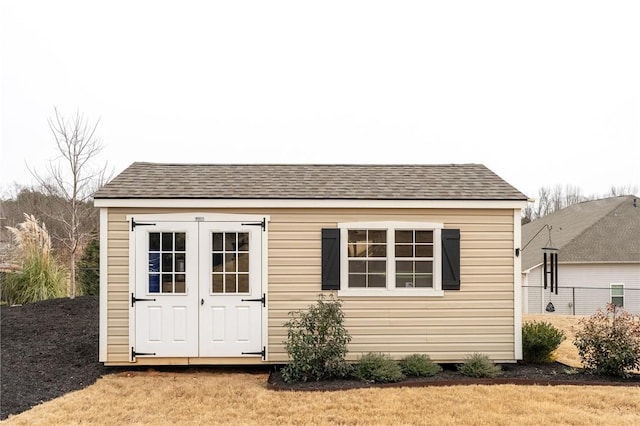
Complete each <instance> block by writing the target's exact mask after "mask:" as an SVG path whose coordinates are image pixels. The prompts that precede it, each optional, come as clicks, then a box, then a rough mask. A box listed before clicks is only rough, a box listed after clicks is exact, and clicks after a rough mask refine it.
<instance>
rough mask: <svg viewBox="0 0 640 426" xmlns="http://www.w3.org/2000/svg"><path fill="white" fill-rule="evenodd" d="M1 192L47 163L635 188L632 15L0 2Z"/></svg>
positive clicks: (582, 9)
mask: <svg viewBox="0 0 640 426" xmlns="http://www.w3.org/2000/svg"><path fill="white" fill-rule="evenodd" d="M1 5H2V6H1V7H2V9H1V17H0V19H1V21H0V37H1V41H0V42H1V45H0V49H1V50H0V52H1V54H0V55H1V60H2V63H1V66H2V75H1V85H0V90H1V97H2V100H1V111H0V114H1V121H0V126H1V133H0V136H1V138H2V140H1V151H0V157H1V160H0V161H1V162H0V168H1V170H0V173H1V175H0V178H1V179H0V189H1V188H2V187H4V188H6V187H7V186H9V185H11V184H12V183H13V182H18V183H22V184H29V183H33V182H32V181H33V179H32V177H31V176H30V174H29V171H28V170H27V167H26V164H28V165H30V166H31V167H33V168H34V169H36V170H44V167H45V165H46V162H47V161H48V160H49V159H52V158H55V156H56V151H55V149H54V143H53V138H52V136H51V134H50V131H49V129H48V127H47V118H48V117H50V116H51V115H52V113H53V107H54V106H57V107H58V108H59V110H60V111H61V112H62V113H64V114H67V115H72V114H75V112H76V111H78V110H79V111H80V112H82V113H84V114H85V115H86V116H87V118H88V119H90V120H91V121H95V120H97V119H98V118H100V119H101V121H100V124H99V127H98V134H99V135H100V137H101V139H102V140H103V143H104V145H105V149H104V151H103V153H102V156H101V158H100V160H101V161H107V162H108V163H109V164H110V166H111V167H113V168H114V169H115V171H116V172H120V171H121V170H123V169H124V168H125V167H126V166H127V165H129V164H130V163H131V162H133V161H154V162H198V163H201V162H202V163H359V164H360V163H375V164H378V163H425V164H431V163H482V164H485V165H486V166H488V167H489V168H490V169H492V170H493V171H495V172H496V173H497V174H498V175H500V176H501V177H503V178H504V179H505V180H507V181H508V182H509V183H511V184H512V185H514V186H515V187H516V188H518V189H519V190H521V191H523V192H525V193H526V194H527V195H529V196H535V192H536V191H537V189H538V188H539V187H540V186H551V185H556V184H562V185H567V184H568V185H576V186H579V187H581V188H582V189H583V192H584V193H586V194H591V193H597V194H600V193H605V192H608V190H609V188H610V187H611V186H612V185H617V186H620V185H640V132H639V123H640V24H639V22H640V2H638V1H598V2H593V1H559V0H554V1H535V2H531V1H528V2H518V1H513V0H510V1H491V0H485V1H438V2H435V1H416V2H410V1H397V0H396V1H347V0H340V1H327V0H323V1H316V2H308V1H300V0H298V1H226V2H220V1H202V2H196V1H173V2H160V1H101V2H97V1H77V2H74V1H64V0H56V1H25V0H20V1H15V0H3V1H2V3H1Z"/></svg>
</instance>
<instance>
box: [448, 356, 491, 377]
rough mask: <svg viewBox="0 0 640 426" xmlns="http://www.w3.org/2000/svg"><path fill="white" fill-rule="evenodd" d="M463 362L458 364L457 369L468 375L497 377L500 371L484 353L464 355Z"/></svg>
mask: <svg viewBox="0 0 640 426" xmlns="http://www.w3.org/2000/svg"><path fill="white" fill-rule="evenodd" d="M465 358H466V360H465V362H464V363H462V364H460V365H458V371H459V372H460V374H463V375H465V376H468V377H497V376H499V375H500V373H502V370H501V369H500V366H498V365H496V364H495V363H494V362H493V361H491V360H490V359H489V357H488V356H487V355H484V354H478V353H475V354H472V355H468V356H466V357H465Z"/></svg>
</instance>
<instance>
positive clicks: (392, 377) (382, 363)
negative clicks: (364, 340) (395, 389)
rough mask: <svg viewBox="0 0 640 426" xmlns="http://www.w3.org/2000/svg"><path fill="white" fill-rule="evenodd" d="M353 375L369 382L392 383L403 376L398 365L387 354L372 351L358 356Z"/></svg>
mask: <svg viewBox="0 0 640 426" xmlns="http://www.w3.org/2000/svg"><path fill="white" fill-rule="evenodd" d="M353 375H354V376H355V377H357V378H358V379H360V380H362V381H365V382H369V383H393V382H399V381H400V380H403V379H404V378H405V376H404V374H402V369H401V368H400V365H399V364H398V363H397V362H396V361H394V360H393V359H391V357H389V355H386V354H382V353H374V352H370V353H368V354H365V355H362V357H360V360H359V361H358V364H357V365H356V366H355V368H354V372H353Z"/></svg>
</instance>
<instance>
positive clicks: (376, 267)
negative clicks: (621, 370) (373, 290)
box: [367, 260, 387, 274]
mask: <svg viewBox="0 0 640 426" xmlns="http://www.w3.org/2000/svg"><path fill="white" fill-rule="evenodd" d="M367 264H368V266H369V270H368V272H369V273H370V274H371V273H374V272H378V273H385V272H387V262H385V261H384V260H370V261H368V262H367Z"/></svg>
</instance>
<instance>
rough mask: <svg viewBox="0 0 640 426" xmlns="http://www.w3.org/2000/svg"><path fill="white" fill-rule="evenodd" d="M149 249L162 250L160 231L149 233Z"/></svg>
mask: <svg viewBox="0 0 640 426" xmlns="http://www.w3.org/2000/svg"><path fill="white" fill-rule="evenodd" d="M149 251H160V233H159V232H150V233H149Z"/></svg>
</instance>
